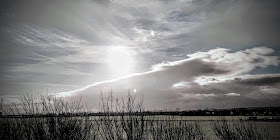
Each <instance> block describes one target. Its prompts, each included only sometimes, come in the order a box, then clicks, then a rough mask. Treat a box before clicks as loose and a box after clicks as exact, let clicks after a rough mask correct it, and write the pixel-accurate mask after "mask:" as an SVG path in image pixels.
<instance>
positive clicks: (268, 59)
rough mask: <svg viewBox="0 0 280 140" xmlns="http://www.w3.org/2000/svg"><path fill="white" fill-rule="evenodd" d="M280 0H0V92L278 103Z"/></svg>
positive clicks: (166, 102) (149, 103) (178, 104)
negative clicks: (111, 92) (110, 93)
mask: <svg viewBox="0 0 280 140" xmlns="http://www.w3.org/2000/svg"><path fill="white" fill-rule="evenodd" d="M279 8H280V2H278V1H276V0H275V1H273V0H269V1H263V0H248V1H243V0H240V1H239V0H225V1H219V0H205V1H204V0H141V1H139V0H79V1H75V0H25V1H22V0H1V2H0V50H1V51H0V66H1V67H0V96H2V97H7V98H11V97H15V98H16V97H17V96H20V95H24V94H27V93H28V94H55V95H59V96H63V97H64V98H65V99H67V100H75V99H78V98H79V97H81V96H82V97H83V101H85V102H86V103H88V104H91V105H92V106H94V107H97V106H98V102H99V101H100V93H101V92H102V93H103V94H105V95H106V94H108V93H109V92H110V91H113V93H114V96H116V98H121V97H125V96H127V94H128V92H130V93H131V94H133V95H135V96H137V97H141V98H143V99H144V104H145V106H146V108H147V109H152V108H156V109H169V110H172V109H174V108H181V109H200V108H202V109H203V108H232V107H254V106H280V102H279V100H280V65H279V63H280V57H279V56H280V55H279V54H280V40H279V36H280V12H279Z"/></svg>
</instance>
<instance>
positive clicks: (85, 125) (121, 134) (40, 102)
mask: <svg viewBox="0 0 280 140" xmlns="http://www.w3.org/2000/svg"><path fill="white" fill-rule="evenodd" d="M143 104H144V102H143V100H141V99H140V100H136V98H135V96H133V95H131V94H128V96H127V97H126V98H123V99H120V100H119V99H117V98H114V96H113V94H112V93H110V94H109V95H108V96H107V97H104V96H103V95H102V94H101V103H100V112H101V113H102V115H100V116H89V115H87V113H84V112H87V111H88V110H89V108H88V107H87V106H86V105H85V104H83V103H82V101H81V100H78V101H75V102H65V101H64V100H63V99H62V98H54V97H51V96H24V97H22V98H20V102H19V103H13V104H10V107H9V109H8V110H6V113H9V114H11V115H14V116H13V117H2V118H0V127H1V129H0V139H1V140H19V139H20V140H25V139H26V140H69V139H73V140H74V139H77V140H89V139H93V140H94V139H98V140H99V139H104V140H143V139H146V140H158V139H159V140H170V139H175V140H203V139H233V140H239V139H246V140H247V139H249V140H263V139H266V140H270V139H278V138H279V136H278V137H277V134H278V133H276V132H275V133H273V131H274V130H276V131H277V129H278V128H279V122H250V121H240V120H239V119H232V118H229V117H212V118H211V119H209V116H208V118H207V117H205V118H204V119H201V118H203V116H200V117H195V116H192V117H190V116H189V117H182V116H168V115H166V116H146V115H145V114H144V113H143V111H144V107H143ZM116 114H117V115H116ZM19 115H23V116H24V117H23V116H21V117H19ZM16 116H17V117H16ZM269 123H270V124H269ZM275 123H277V124H275ZM271 124H273V125H271Z"/></svg>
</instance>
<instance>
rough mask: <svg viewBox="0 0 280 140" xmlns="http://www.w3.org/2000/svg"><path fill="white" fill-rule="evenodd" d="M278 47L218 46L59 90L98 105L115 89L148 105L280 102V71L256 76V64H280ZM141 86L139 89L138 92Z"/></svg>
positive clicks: (210, 105) (264, 104) (254, 104)
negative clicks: (103, 95)
mask: <svg viewBox="0 0 280 140" xmlns="http://www.w3.org/2000/svg"><path fill="white" fill-rule="evenodd" d="M271 53H273V50H272V49H270V48H267V47H256V48H252V49H246V50H241V51H237V52H233V53H230V52H229V50H228V49H223V48H217V49H214V50H210V51H208V52H198V53H194V54H190V55H189V58H188V59H184V60H180V61H173V62H164V63H161V64H158V65H154V66H153V67H152V69H151V71H148V72H145V73H138V74H133V75H130V76H126V77H123V78H119V79H114V80H110V81H103V82H100V83H95V84H93V85H90V86H87V87H85V88H82V89H78V90H75V91H70V92H63V93H59V95H62V96H65V97H66V98H68V99H71V98H72V99H75V98H77V97H79V96H81V94H82V96H83V97H85V100H86V101H87V102H89V103H97V102H98V100H99V96H100V92H101V91H102V92H104V93H109V92H110V90H113V92H114V93H115V95H116V96H117V97H119V98H120V97H123V96H126V95H127V92H128V91H130V93H132V94H136V95H137V96H139V97H141V96H143V97H144V100H145V105H146V106H147V107H148V108H152V107H154V106H156V107H157V108H161V109H164V108H169V109H172V108H174V107H181V108H189V109H196V108H207V107H216V108H223V107H225V108H227V107H244V106H271V105H272V106H278V105H279V102H278V101H279V98H280V94H279V91H280V83H279V82H280V75H279V74H262V75H250V74H249V73H250V72H251V71H252V70H254V69H255V68H256V67H268V66H271V65H274V66H277V65H279V63H280V60H279V57H278V56H271V55H269V54H271ZM134 89H136V92H133V90H134Z"/></svg>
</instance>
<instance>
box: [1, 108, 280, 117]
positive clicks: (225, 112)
mask: <svg viewBox="0 0 280 140" xmlns="http://www.w3.org/2000/svg"><path fill="white" fill-rule="evenodd" d="M139 113H141V114H142V115H144V116H152V115H174V116H280V107H254V108H231V109H204V110H202V109H200V110H186V111H161V110H159V111H142V112H130V113H124V112H79V113H60V114H51V113H50V114H32V115H22V114H21V115H5V116H4V115H2V116H1V117H15V118H16V117H27V118H28V117H67V116H72V117H75V116H108V115H110V116H120V115H139Z"/></svg>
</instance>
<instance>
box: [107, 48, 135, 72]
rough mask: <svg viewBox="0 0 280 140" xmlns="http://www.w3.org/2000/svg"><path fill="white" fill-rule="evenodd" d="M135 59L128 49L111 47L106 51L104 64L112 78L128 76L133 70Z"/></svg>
mask: <svg viewBox="0 0 280 140" xmlns="http://www.w3.org/2000/svg"><path fill="white" fill-rule="evenodd" d="M135 61H136V59H135V58H134V55H133V52H132V51H131V50H130V49H129V48H128V47H122V46H111V47H108V48H107V50H106V60H105V62H106V64H107V65H108V66H109V71H110V72H111V73H112V75H113V76H114V77H118V76H124V75H128V74H130V73H131V72H133V70H134V65H135V63H136V62H135Z"/></svg>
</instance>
